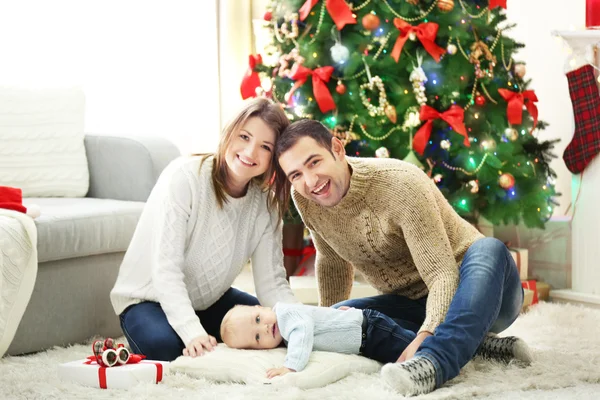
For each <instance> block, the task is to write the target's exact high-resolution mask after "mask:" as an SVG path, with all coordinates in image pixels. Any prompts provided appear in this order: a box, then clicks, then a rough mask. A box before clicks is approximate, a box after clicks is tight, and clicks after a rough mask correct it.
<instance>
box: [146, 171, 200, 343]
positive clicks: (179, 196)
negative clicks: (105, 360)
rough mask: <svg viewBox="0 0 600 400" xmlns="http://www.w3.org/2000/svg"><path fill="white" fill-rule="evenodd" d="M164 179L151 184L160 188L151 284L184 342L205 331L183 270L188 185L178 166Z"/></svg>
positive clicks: (189, 195)
mask: <svg viewBox="0 0 600 400" xmlns="http://www.w3.org/2000/svg"><path fill="white" fill-rule="evenodd" d="M165 179H169V180H170V181H167V182H164V184H162V185H160V186H159V185H157V187H156V188H155V190H163V192H159V193H156V197H155V198H154V199H152V200H153V201H156V202H157V203H158V207H157V213H156V215H155V218H156V223H155V227H156V230H155V232H154V234H153V240H152V243H151V246H152V247H151V248H150V249H148V250H149V251H151V252H152V284H153V286H154V289H155V290H156V293H157V295H158V299H159V302H160V305H161V307H162V309H163V311H164V313H165V315H166V316H167V320H168V321H169V324H170V325H171V327H172V328H173V329H174V330H175V332H177V334H178V335H179V337H180V338H181V340H182V341H183V343H184V345H186V346H187V345H188V344H189V343H190V342H191V341H192V339H194V338H196V337H198V336H201V335H206V331H205V330H204V328H203V327H202V325H201V324H200V320H199V319H198V316H197V315H196V313H195V311H194V308H193V306H192V302H191V300H190V297H189V294H188V291H187V288H186V285H185V282H184V273H183V267H184V252H185V243H186V235H187V233H186V232H187V222H188V220H189V218H190V213H191V204H192V193H191V191H192V188H191V185H190V182H189V181H188V178H187V176H186V175H185V173H184V172H183V171H181V170H179V171H176V172H175V173H174V174H173V175H172V176H170V177H165ZM155 210H156V209H155ZM149 329H152V328H151V327H150V328H149Z"/></svg>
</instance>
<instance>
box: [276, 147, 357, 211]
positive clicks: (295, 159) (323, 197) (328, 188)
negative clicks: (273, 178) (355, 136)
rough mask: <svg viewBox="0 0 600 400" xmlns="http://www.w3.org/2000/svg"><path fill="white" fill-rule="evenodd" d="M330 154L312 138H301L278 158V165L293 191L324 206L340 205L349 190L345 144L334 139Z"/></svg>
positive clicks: (348, 171)
mask: <svg viewBox="0 0 600 400" xmlns="http://www.w3.org/2000/svg"><path fill="white" fill-rule="evenodd" d="M331 150H332V152H333V154H331V152H329V150H328V149H326V148H324V147H322V146H321V145H319V144H318V143H317V142H316V141H315V140H314V139H312V138H310V137H303V138H301V139H300V140H299V141H298V142H297V143H296V144H295V145H294V146H292V147H291V148H290V149H289V150H287V151H286V152H284V153H282V154H281V155H280V156H279V165H280V166H281V169H282V170H283V172H284V173H285V175H286V177H287V178H288V180H289V181H290V182H291V183H292V186H293V187H294V189H295V190H296V191H297V192H298V193H299V194H301V195H302V196H303V197H305V198H307V199H309V200H312V201H314V202H315V203H317V204H319V205H322V206H324V207H333V206H335V205H337V204H338V203H339V202H340V201H341V200H342V198H344V196H345V195H346V193H347V192H348V189H349V187H350V170H349V169H348V164H347V162H346V159H345V150H344V145H343V144H342V142H340V140H339V139H337V138H333V139H332V144H331Z"/></svg>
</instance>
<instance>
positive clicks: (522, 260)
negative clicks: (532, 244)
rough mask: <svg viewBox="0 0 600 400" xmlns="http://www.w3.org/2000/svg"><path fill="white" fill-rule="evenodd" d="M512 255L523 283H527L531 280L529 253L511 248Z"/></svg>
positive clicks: (525, 250)
mask: <svg viewBox="0 0 600 400" xmlns="http://www.w3.org/2000/svg"><path fill="white" fill-rule="evenodd" d="M510 255H511V256H512V257H513V259H514V260H515V264H517V269H518V270H519V277H520V278H521V280H522V281H526V280H527V279H528V278H529V251H528V250H527V249H521V248H516V247H512V248H510Z"/></svg>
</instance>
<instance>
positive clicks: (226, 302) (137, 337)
mask: <svg viewBox="0 0 600 400" xmlns="http://www.w3.org/2000/svg"><path fill="white" fill-rule="evenodd" d="M237 304H244V305H249V306H254V305H258V304H259V303H258V300H257V299H256V297H254V296H252V295H250V294H248V293H246V292H242V291H240V290H237V289H234V288H229V290H227V291H226V292H225V294H223V296H221V298H220V299H219V300H217V301H216V303H215V304H213V305H212V306H210V307H208V308H207V309H206V310H203V311H196V315H197V316H198V318H199V319H200V322H201V323H202V326H203V327H204V329H205V330H206V332H207V333H208V334H209V335H211V336H214V337H215V338H216V339H217V341H219V342H222V340H221V335H220V334H219V332H220V328H221V321H223V317H224V316H225V314H226V313H227V311H229V310H230V309H232V308H233V307H234V306H235V305H237ZM119 319H120V321H121V329H122V330H123V333H124V334H125V337H126V338H127V341H128V342H129V346H130V347H131V351H133V352H134V353H136V354H143V355H145V356H146V357H147V358H148V359H150V360H159V361H173V360H174V359H176V358H177V357H179V356H180V355H182V353H183V349H184V347H185V346H184V344H183V341H182V340H181V338H180V337H179V335H177V333H176V332H175V330H173V328H172V327H171V325H170V324H169V321H168V320H167V316H166V315H165V313H164V311H163V310H162V308H161V306H160V304H159V303H155V302H153V301H145V302H143V303H138V304H134V305H132V306H129V307H127V308H126V309H125V311H123V312H122V313H121V315H120V316H119Z"/></svg>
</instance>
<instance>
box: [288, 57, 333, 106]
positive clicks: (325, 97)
mask: <svg viewBox="0 0 600 400" xmlns="http://www.w3.org/2000/svg"><path fill="white" fill-rule="evenodd" d="M332 73H333V67H331V66H327V67H320V68H315V69H314V70H311V69H310V68H306V67H305V66H303V65H300V66H299V67H298V70H297V71H296V73H294V75H292V76H291V78H292V79H293V80H295V81H296V83H295V84H294V87H293V88H292V90H291V91H290V98H289V100H288V104H290V105H292V104H293V97H292V96H293V94H294V91H296V89H298V88H299V87H300V86H302V85H304V82H306V80H307V79H308V77H309V76H310V75H312V84H313V93H314V95H315V100H316V101H317V104H318V105H319V109H320V110H321V112H322V113H323V114H324V113H326V112H327V111H331V110H335V102H334V101H333V97H331V93H330V92H329V89H327V85H326V84H325V83H326V82H329V79H330V78H331V74H332Z"/></svg>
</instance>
